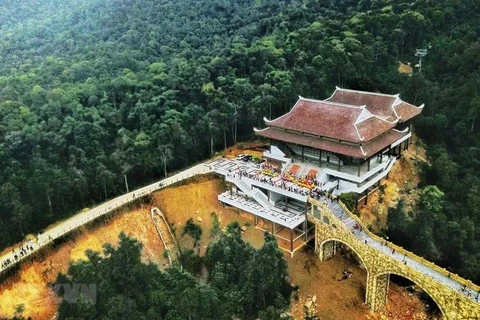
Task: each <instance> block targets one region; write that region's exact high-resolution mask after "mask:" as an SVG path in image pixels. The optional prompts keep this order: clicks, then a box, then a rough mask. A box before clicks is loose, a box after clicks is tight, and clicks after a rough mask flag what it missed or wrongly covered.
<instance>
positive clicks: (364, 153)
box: [360, 145, 367, 156]
mask: <svg viewBox="0 0 480 320" xmlns="http://www.w3.org/2000/svg"><path fill="white" fill-rule="evenodd" d="M360 150H361V151H362V154H363V155H364V156H366V155H367V153H366V152H365V151H364V150H363V146H362V145H360Z"/></svg>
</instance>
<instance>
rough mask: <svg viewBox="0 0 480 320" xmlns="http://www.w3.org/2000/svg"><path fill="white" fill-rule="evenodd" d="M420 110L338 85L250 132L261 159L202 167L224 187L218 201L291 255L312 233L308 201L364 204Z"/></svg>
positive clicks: (391, 98) (218, 161)
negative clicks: (261, 144)
mask: <svg viewBox="0 0 480 320" xmlns="http://www.w3.org/2000/svg"><path fill="white" fill-rule="evenodd" d="M422 109H423V105H422V106H420V107H416V106H414V105H411V104H409V103H406V102H404V101H402V100H401V99H400V97H399V95H388V94H379V93H371V92H363V91H354V90H347V89H341V88H338V87H337V88H336V90H335V92H334V93H333V94H332V96H331V97H329V98H328V99H326V100H314V99H306V98H302V97H300V98H299V99H298V101H297V103H296V104H295V105H294V106H293V108H292V109H291V110H290V112H288V113H287V114H285V115H283V116H281V117H278V118H276V119H273V120H268V119H265V125H266V128H264V129H254V130H255V133H256V134H257V135H259V136H260V137H263V138H266V139H268V140H269V141H270V146H269V149H268V150H265V151H264V152H263V159H260V158H256V159H252V157H251V156H247V157H238V158H236V159H228V158H221V159H216V160H214V161H212V162H210V163H208V164H207V166H209V167H210V168H211V169H213V170H214V171H215V172H216V173H218V174H220V175H222V176H223V177H224V178H225V182H226V183H227V185H228V186H229V190H228V191H226V192H224V193H222V194H220V195H219V196H218V199H219V201H220V202H221V203H222V204H224V205H228V206H232V207H235V208H236V209H237V210H238V212H239V213H242V214H247V215H249V216H250V217H251V220H252V221H253V222H254V225H255V227H256V228H258V229H262V230H267V231H269V232H271V233H272V234H273V235H275V236H276V237H277V238H278V239H279V244H280V247H281V248H283V249H284V250H287V251H289V252H290V253H291V254H293V252H295V251H296V250H298V249H299V248H300V247H302V246H303V245H304V244H305V243H307V242H308V241H309V240H310V239H311V238H312V237H313V236H314V235H313V231H312V230H313V229H314V228H313V226H312V225H309V222H308V220H307V219H306V213H307V212H308V210H310V208H311V204H310V202H309V201H308V199H309V197H310V198H314V199H316V200H319V201H324V202H325V203H327V204H329V203H331V202H332V201H335V199H336V198H337V197H338V195H340V194H342V193H346V192H354V193H356V194H357V195H358V197H357V200H358V199H361V198H362V197H365V201H367V199H368V193H369V192H370V191H372V190H373V189H375V188H376V187H378V186H379V185H380V181H381V179H382V178H387V177H388V173H389V171H390V169H391V168H392V166H393V165H394V163H395V162H396V160H397V158H398V157H400V156H401V154H402V152H403V151H405V150H406V149H407V148H408V144H409V142H410V137H411V119H412V118H413V117H415V116H416V115H418V114H419V113H420V112H422ZM253 160H257V161H253Z"/></svg>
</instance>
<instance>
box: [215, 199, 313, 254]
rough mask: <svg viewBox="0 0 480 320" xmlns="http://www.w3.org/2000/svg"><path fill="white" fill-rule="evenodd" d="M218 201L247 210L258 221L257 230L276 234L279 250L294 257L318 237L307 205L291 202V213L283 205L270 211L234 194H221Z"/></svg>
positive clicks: (256, 222) (255, 221) (255, 222)
mask: <svg viewBox="0 0 480 320" xmlns="http://www.w3.org/2000/svg"><path fill="white" fill-rule="evenodd" d="M218 200H219V201H220V202H222V203H223V204H224V205H229V206H232V207H235V208H236V209H237V210H238V212H239V213H241V212H242V211H243V212H246V213H247V214H249V215H251V218H250V220H252V222H254V225H255V228H256V229H259V230H262V231H265V232H270V233H271V234H273V235H274V236H275V237H276V238H277V242H278V245H279V247H280V248H281V249H282V250H284V251H287V252H289V253H290V254H291V255H292V256H293V253H294V252H295V251H297V250H298V249H300V248H302V247H303V246H304V245H305V244H306V243H307V242H308V241H309V240H311V239H313V238H314V236H315V235H314V232H313V230H314V226H313V225H312V224H311V223H310V222H309V221H307V220H306V215H305V205H304V204H300V203H295V202H294V203H291V204H289V207H288V211H285V210H282V209H281V207H282V204H281V203H279V204H278V206H279V207H275V208H274V209H273V210H268V209H265V208H264V207H263V206H261V205H260V204H258V203H257V202H256V201H254V200H251V199H249V198H248V197H247V196H246V195H245V194H242V193H237V192H232V193H230V191H227V192H224V193H222V194H220V195H219V196H218Z"/></svg>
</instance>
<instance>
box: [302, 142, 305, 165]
mask: <svg viewBox="0 0 480 320" xmlns="http://www.w3.org/2000/svg"><path fill="white" fill-rule="evenodd" d="M304 153H305V147H304V146H302V163H304V162H305V157H304Z"/></svg>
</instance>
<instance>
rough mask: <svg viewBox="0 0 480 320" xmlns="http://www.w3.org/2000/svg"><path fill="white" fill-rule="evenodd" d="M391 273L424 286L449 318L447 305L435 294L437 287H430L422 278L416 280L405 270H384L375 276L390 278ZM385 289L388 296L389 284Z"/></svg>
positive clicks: (443, 314)
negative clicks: (404, 271)
mask: <svg viewBox="0 0 480 320" xmlns="http://www.w3.org/2000/svg"><path fill="white" fill-rule="evenodd" d="M391 274H394V275H396V276H400V277H403V278H405V279H407V280H410V281H411V282H413V283H415V284H416V285H418V286H419V287H420V288H422V290H423V291H425V292H426V293H427V294H428V296H429V297H430V298H431V299H432V300H433V302H435V303H436V304H437V307H438V309H440V312H441V313H442V317H443V318H444V319H447V318H446V317H447V313H446V312H445V306H443V305H442V304H441V303H440V302H439V300H440V299H439V297H438V296H436V295H435V294H434V292H435V288H432V287H429V286H428V285H426V286H425V285H424V284H422V281H421V280H420V281H418V280H415V279H413V278H414V277H411V276H408V275H406V274H405V273H403V272H396V271H395V272H390V271H388V272H382V273H379V274H376V275H375V278H377V279H378V278H380V277H385V276H388V278H390V275H391ZM379 289H383V288H379ZM384 289H385V290H387V292H386V293H385V294H386V297H388V290H389V286H388V284H387V286H386V288H384Z"/></svg>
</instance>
